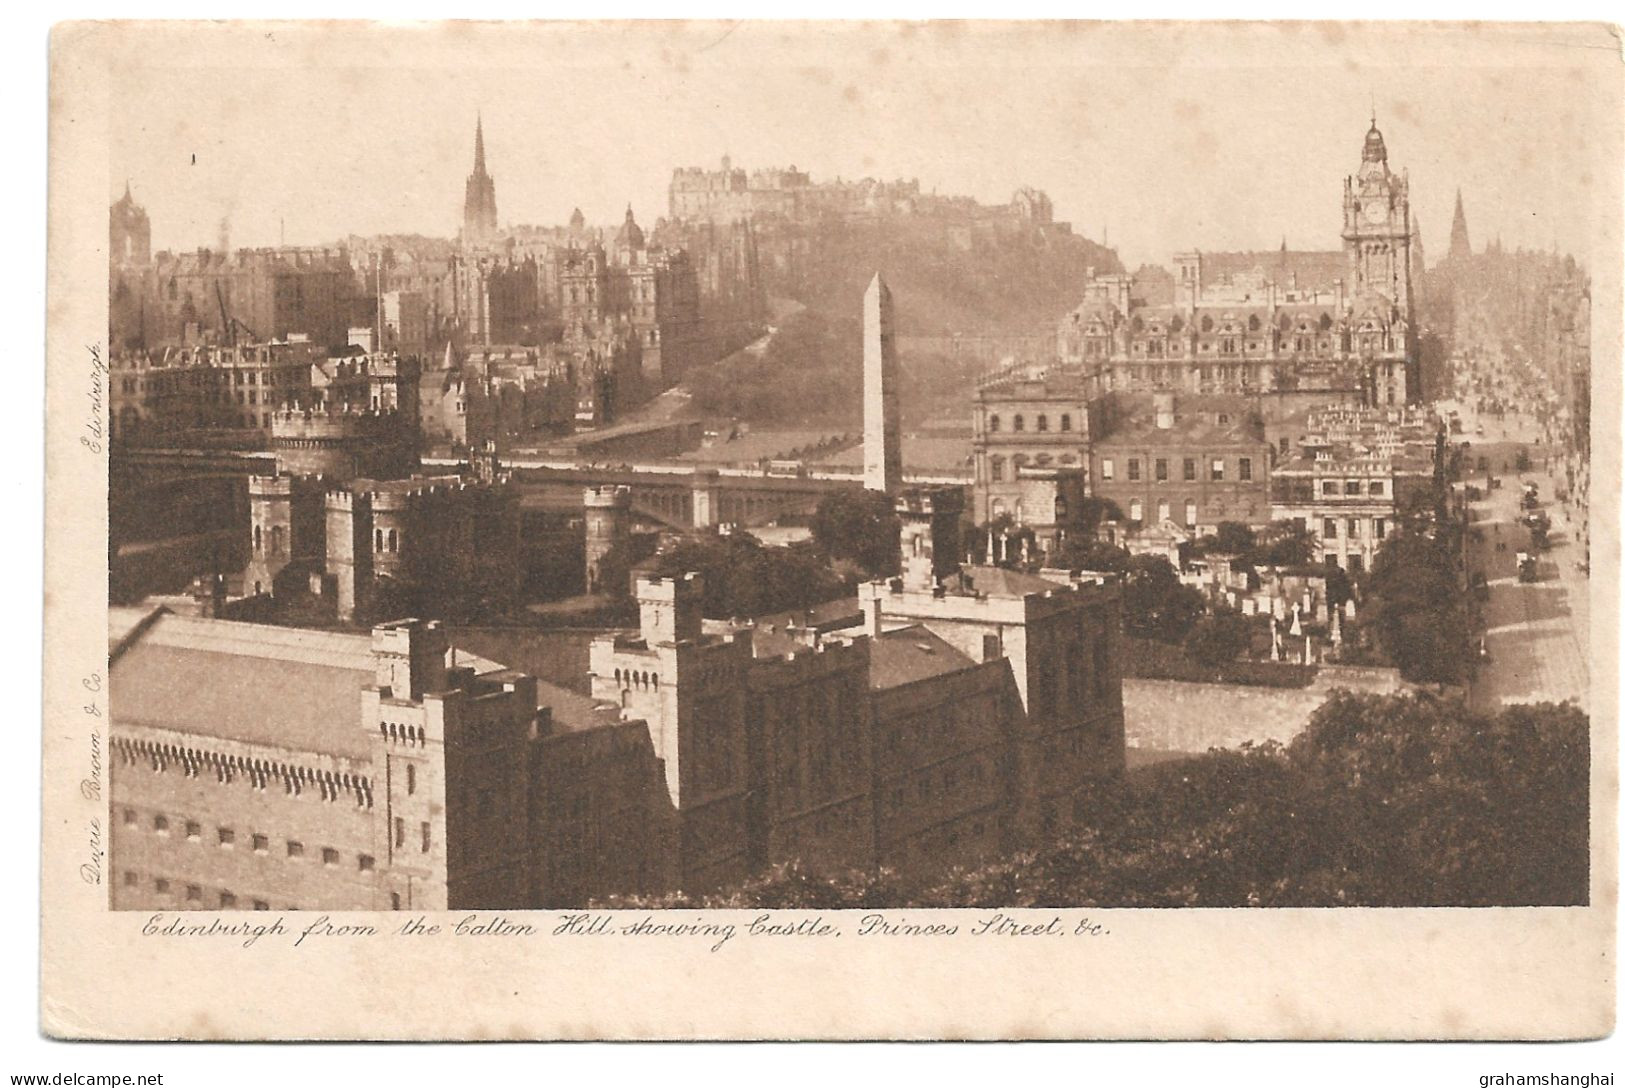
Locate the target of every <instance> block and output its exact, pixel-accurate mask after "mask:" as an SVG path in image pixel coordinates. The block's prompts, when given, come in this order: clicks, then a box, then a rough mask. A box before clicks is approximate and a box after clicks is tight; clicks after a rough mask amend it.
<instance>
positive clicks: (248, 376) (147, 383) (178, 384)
mask: <svg viewBox="0 0 1625 1088" xmlns="http://www.w3.org/2000/svg"><path fill="white" fill-rule="evenodd" d="M259 373H260V372H259V371H255V370H248V371H241V370H239V371H231V370H223V369H218V368H214V367H198V368H196V369H194V370H190V371H186V372H183V373H182V374H169V375H165V376H163V377H154V378H148V379H146V380H142V379H140V378H121V379H120V380H119V390H120V392H124V393H174V392H180V391H181V390H182V388H183V387H184V386H191V387H192V388H197V387H198V386H200V385H205V384H206V385H210V386H213V385H216V384H224V385H233V384H236V385H244V384H247V385H259V384H260V379H259ZM233 374H235V375H236V377H235V378H233V377H232V375H233ZM220 379H224V380H223V381H221V380H220ZM264 384H266V385H309V384H310V381H309V375H308V373H306V372H305V368H304V367H302V366H300V367H290V368H288V370H286V371H280V370H267V371H265V383H264ZM239 403H240V398H239ZM249 403H250V404H252V403H253V401H252V400H250V401H249Z"/></svg>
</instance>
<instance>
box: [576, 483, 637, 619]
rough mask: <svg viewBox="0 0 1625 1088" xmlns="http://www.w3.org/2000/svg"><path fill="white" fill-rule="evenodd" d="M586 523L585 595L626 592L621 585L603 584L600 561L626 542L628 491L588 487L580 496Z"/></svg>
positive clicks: (628, 507)
mask: <svg viewBox="0 0 1625 1088" xmlns="http://www.w3.org/2000/svg"><path fill="white" fill-rule="evenodd" d="M582 507H583V511H584V514H585V521H586V574H587V578H586V582H587V585H586V589H587V592H588V593H614V594H616V595H621V594H624V593H625V592H626V588H627V587H626V586H625V585H605V584H604V576H605V574H606V573H607V572H606V571H605V569H604V560H605V559H606V557H608V556H609V555H610V553H611V552H613V551H614V550H615V549H616V547H618V546H620V545H622V544H624V543H625V542H626V538H627V533H628V530H629V528H630V525H631V519H632V489H631V488H629V487H622V486H604V487H589V488H587V490H586V493H585V494H584V495H583V496H582Z"/></svg>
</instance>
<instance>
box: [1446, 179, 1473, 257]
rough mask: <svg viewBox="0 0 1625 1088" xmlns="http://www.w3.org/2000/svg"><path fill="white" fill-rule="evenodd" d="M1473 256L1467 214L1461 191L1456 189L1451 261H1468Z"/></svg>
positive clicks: (1451, 230)
mask: <svg viewBox="0 0 1625 1088" xmlns="http://www.w3.org/2000/svg"><path fill="white" fill-rule="evenodd" d="M1472 255H1473V247H1472V243H1471V242H1469V241H1468V240H1467V213H1466V212H1465V211H1464V210H1463V209H1462V206H1461V189H1460V188H1459V187H1458V188H1457V189H1456V218H1455V219H1454V220H1453V221H1452V222H1451V224H1450V259H1451V260H1453V261H1456V260H1466V259H1468V258H1469V257H1471V256H1472Z"/></svg>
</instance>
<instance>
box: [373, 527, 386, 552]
mask: <svg viewBox="0 0 1625 1088" xmlns="http://www.w3.org/2000/svg"><path fill="white" fill-rule="evenodd" d="M372 550H373V551H374V552H381V551H383V550H384V531H383V530H382V529H374V530H373V531H372Z"/></svg>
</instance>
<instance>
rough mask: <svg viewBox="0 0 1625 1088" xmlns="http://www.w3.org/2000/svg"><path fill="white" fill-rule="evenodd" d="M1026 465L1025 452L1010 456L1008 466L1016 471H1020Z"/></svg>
mask: <svg viewBox="0 0 1625 1088" xmlns="http://www.w3.org/2000/svg"><path fill="white" fill-rule="evenodd" d="M1026 466H1027V455H1026V454H1024V453H1018V454H1016V455H1015V456H1014V457H1012V458H1010V467H1012V468H1014V469H1015V470H1016V471H1017V472H1020V471H1021V470H1022V469H1023V468H1025V467H1026Z"/></svg>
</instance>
